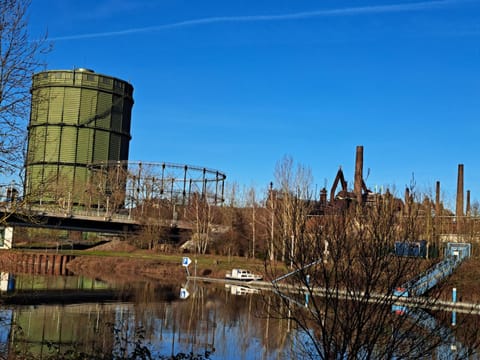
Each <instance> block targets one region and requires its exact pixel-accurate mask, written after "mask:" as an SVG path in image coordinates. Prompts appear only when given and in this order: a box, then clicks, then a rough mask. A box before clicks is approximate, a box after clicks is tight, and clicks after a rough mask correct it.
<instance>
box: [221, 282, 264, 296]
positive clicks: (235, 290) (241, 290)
mask: <svg viewBox="0 0 480 360" xmlns="http://www.w3.org/2000/svg"><path fill="white" fill-rule="evenodd" d="M225 288H226V289H227V290H228V289H230V294H232V295H247V294H258V293H260V290H259V289H255V288H251V287H248V286H241V285H233V284H225Z"/></svg>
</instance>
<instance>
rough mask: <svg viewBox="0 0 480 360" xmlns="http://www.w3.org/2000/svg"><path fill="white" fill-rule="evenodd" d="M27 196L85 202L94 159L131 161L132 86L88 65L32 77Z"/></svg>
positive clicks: (97, 161)
mask: <svg viewBox="0 0 480 360" xmlns="http://www.w3.org/2000/svg"><path fill="white" fill-rule="evenodd" d="M31 93H32V107H31V116H30V123H29V126H28V149H27V160H26V164H25V168H26V184H25V196H27V197H28V199H29V200H30V201H33V202H35V201H36V202H39V201H40V202H42V201H44V202H53V201H55V202H58V201H59V198H60V197H61V198H65V197H67V195H66V194H68V199H65V201H68V202H71V203H82V202H83V201H84V200H82V199H83V198H84V192H85V190H86V186H87V183H88V181H89V178H90V175H91V171H90V170H89V166H91V164H93V163H101V162H112V161H126V160H128V150H129V142H130V139H131V135H130V121H131V112H132V106H133V97H132V95H133V86H132V85H131V84H129V83H128V82H126V81H123V80H120V79H117V78H114V77H111V76H106V75H101V74H97V73H95V72H94V71H92V70H88V69H75V70H55V71H45V72H41V73H38V74H36V75H34V76H33V82H32V88H31Z"/></svg>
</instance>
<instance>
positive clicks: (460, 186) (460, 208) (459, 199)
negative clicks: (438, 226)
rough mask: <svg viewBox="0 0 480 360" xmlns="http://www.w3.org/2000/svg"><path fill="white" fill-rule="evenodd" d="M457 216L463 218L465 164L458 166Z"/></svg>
mask: <svg viewBox="0 0 480 360" xmlns="http://www.w3.org/2000/svg"><path fill="white" fill-rule="evenodd" d="M455 215H456V216H457V217H462V216H463V164H459V165H458V179H457V208H456V212H455Z"/></svg>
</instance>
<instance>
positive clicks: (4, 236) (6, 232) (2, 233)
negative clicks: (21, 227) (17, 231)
mask: <svg viewBox="0 0 480 360" xmlns="http://www.w3.org/2000/svg"><path fill="white" fill-rule="evenodd" d="M12 246H13V226H2V227H0V249H11V248H12Z"/></svg>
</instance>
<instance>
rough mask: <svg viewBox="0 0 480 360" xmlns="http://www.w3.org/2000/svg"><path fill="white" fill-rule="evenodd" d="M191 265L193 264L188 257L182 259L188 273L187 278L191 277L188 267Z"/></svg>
mask: <svg viewBox="0 0 480 360" xmlns="http://www.w3.org/2000/svg"><path fill="white" fill-rule="evenodd" d="M191 263H192V260H190V258H189V257H188V256H185V257H184V258H183V259H182V266H184V267H185V271H186V272H187V276H190V272H189V271H188V265H190V264H191Z"/></svg>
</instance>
